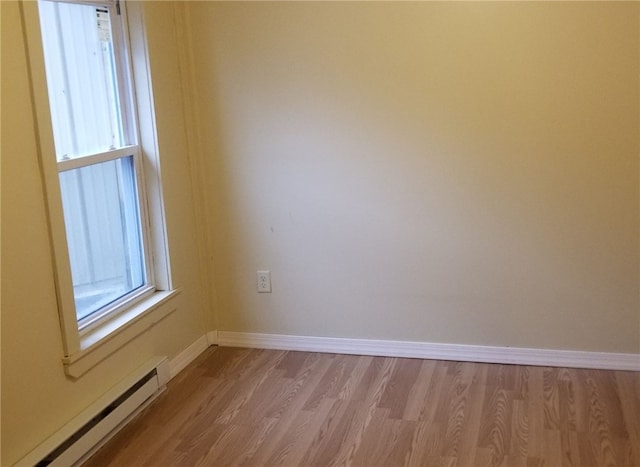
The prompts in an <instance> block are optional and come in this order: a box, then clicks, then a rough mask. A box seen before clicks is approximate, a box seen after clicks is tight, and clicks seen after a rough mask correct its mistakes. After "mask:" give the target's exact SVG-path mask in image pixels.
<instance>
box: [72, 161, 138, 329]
mask: <svg viewBox="0 0 640 467" xmlns="http://www.w3.org/2000/svg"><path fill="white" fill-rule="evenodd" d="M133 164H134V163H133V157H132V156H131V157H124V158H121V159H117V160H113V161H108V162H103V163H100V164H95V165H90V166H86V167H82V168H79V169H73V170H69V171H66V172H61V173H60V188H61V191H62V204H63V209H64V220H65V225H66V230H67V241H68V243H69V257H70V261H71V275H72V278H73V289H74V296H75V302H76V313H77V316H78V320H81V319H83V318H85V317H87V316H90V315H91V314H92V313H94V312H96V311H97V310H99V309H100V308H102V307H104V306H106V305H108V304H109V303H111V302H113V301H114V300H117V299H119V298H120V297H122V296H123V295H125V294H127V293H129V292H131V291H133V290H135V289H137V288H139V287H141V286H142V285H144V283H145V277H144V259H143V253H142V242H141V238H140V216H139V212H138V202H137V196H136V180H135V176H134V165H133Z"/></svg>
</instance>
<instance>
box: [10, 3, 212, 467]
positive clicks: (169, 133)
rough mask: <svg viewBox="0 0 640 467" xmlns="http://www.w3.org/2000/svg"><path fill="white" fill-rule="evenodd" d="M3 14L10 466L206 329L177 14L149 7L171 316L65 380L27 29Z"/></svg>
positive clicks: (15, 12)
mask: <svg viewBox="0 0 640 467" xmlns="http://www.w3.org/2000/svg"><path fill="white" fill-rule="evenodd" d="M1 8H2V349H1V350H2V459H1V461H0V464H2V465H11V464H12V463H14V462H15V461H17V460H18V459H19V458H21V457H22V456H23V455H25V454H26V453H27V452H28V451H30V450H31V449H33V448H34V447H35V446H36V445H37V444H39V443H40V442H42V441H43V440H44V439H45V438H47V437H48V436H49V435H51V434H52V433H53V432H55V431H56V430H58V429H59V428H60V427H61V426H62V425H64V424H65V423H66V422H67V421H69V420H70V419H71V418H73V417H74V416H75V415H76V414H77V413H78V412H80V411H81V410H82V409H84V408H86V407H87V406H88V405H89V404H91V403H92V402H93V401H95V400H96V399H97V398H98V397H99V396H100V395H102V394H103V393H104V392H106V391H107V390H108V389H110V388H111V387H112V386H113V385H115V384H116V383H117V382H119V381H120V380H121V379H122V378H123V377H124V376H125V375H127V374H128V373H129V372H131V371H132V370H133V369H135V368H136V367H137V366H139V365H140V364H142V363H144V362H145V361H146V360H147V359H148V358H149V357H151V356H153V355H167V356H169V357H174V356H176V355H177V354H178V353H179V352H180V351H182V350H184V349H185V348H186V347H187V346H188V345H190V344H191V343H193V342H194V341H195V340H196V339H197V338H198V337H200V336H201V335H203V334H204V333H205V332H206V331H207V330H208V326H207V325H206V324H205V318H207V317H206V316H205V306H206V305H205V303H206V299H205V295H204V294H203V293H202V290H201V284H200V275H199V272H198V261H199V258H200V257H201V255H200V254H199V252H198V251H197V250H196V245H197V241H196V239H197V236H198V231H197V230H196V225H195V215H194V203H193V200H192V186H191V184H190V172H189V166H188V165H187V157H186V147H187V144H186V139H185V138H186V136H185V134H186V133H185V124H184V118H183V114H182V104H181V101H182V97H181V84H180V77H179V74H178V67H177V65H176V63H177V58H176V54H177V48H176V43H177V38H176V32H175V29H174V15H173V6H172V5H171V4H169V3H164V2H161V3H159V4H157V5H152V4H148V5H146V13H147V28H148V37H149V53H150V58H151V67H152V73H153V74H154V89H155V98H156V101H155V104H156V111H157V126H158V140H159V147H160V153H161V164H162V176H163V179H164V182H165V185H164V186H165V192H164V195H165V208H166V218H167V228H168V233H169V247H170V255H171V265H172V271H173V277H174V283H175V285H176V286H177V287H182V289H183V292H182V294H181V295H180V296H179V297H178V299H177V302H176V304H177V310H176V311H175V312H174V313H173V314H171V315H169V316H168V317H167V318H166V319H165V320H163V321H161V322H160V323H158V324H157V325H156V326H155V327H154V328H152V329H151V330H150V331H149V332H147V333H146V334H144V335H142V336H141V337H140V338H138V339H136V340H135V341H134V342H131V343H130V344H128V345H127V346H125V347H124V348H122V349H121V350H120V351H118V352H117V353H116V354H114V355H112V356H111V357H110V358H108V359H107V360H106V361H104V362H103V363H101V364H100V365H98V366H97V367H96V368H95V369H93V370H91V371H90V372H89V373H88V374H86V375H85V376H83V377H82V378H80V379H79V380H77V381H75V382H73V381H71V380H69V379H67V378H65V376H64V372H63V368H62V360H61V357H62V341H61V335H60V330H59V325H58V321H57V320H58V318H57V309H56V297H55V289H54V283H53V277H52V274H53V270H52V260H51V248H50V244H49V239H48V234H47V221H46V217H45V215H46V214H45V202H44V198H43V191H42V183H41V178H40V171H39V169H38V154H37V148H36V132H35V129H34V118H33V115H32V104H33V103H32V102H31V98H30V94H29V88H28V83H29V79H28V75H27V68H26V66H27V62H26V57H25V46H24V41H23V31H22V29H21V21H20V16H19V9H18V6H17V3H15V2H10V1H3V2H1Z"/></svg>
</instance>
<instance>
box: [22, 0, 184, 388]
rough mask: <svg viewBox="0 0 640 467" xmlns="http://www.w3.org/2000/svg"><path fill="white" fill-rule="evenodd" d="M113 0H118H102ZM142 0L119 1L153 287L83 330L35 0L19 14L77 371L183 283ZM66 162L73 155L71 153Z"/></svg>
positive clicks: (166, 309)
mask: <svg viewBox="0 0 640 467" xmlns="http://www.w3.org/2000/svg"><path fill="white" fill-rule="evenodd" d="M102 3H104V4H110V5H115V0H102ZM141 3H142V2H131V3H130V4H127V5H124V4H123V2H121V12H122V14H123V15H126V18H127V26H128V34H129V41H130V47H131V50H130V60H131V68H132V75H133V76H132V78H133V83H132V84H133V88H134V89H135V92H134V99H135V104H136V110H137V117H138V123H139V128H138V135H139V147H140V150H141V151H142V156H143V157H142V160H143V164H142V170H143V179H144V186H141V187H140V189H141V190H145V192H146V195H147V205H146V206H145V205H143V206H142V207H141V209H146V210H147V214H148V216H147V218H148V219H149V223H150V225H149V226H148V227H149V228H148V231H149V237H150V238H149V239H148V241H149V248H148V251H149V252H150V253H151V254H152V261H150V263H151V268H152V271H151V272H152V273H153V275H154V277H155V287H156V290H155V291H154V292H153V293H152V294H151V295H150V296H148V297H146V298H143V299H141V300H139V301H136V302H135V303H133V304H132V305H131V306H130V307H128V308H126V309H125V310H123V311H122V312H120V313H117V314H114V316H113V317H110V319H108V320H105V321H104V322H101V323H99V324H97V325H92V326H90V327H88V328H87V329H85V330H83V331H82V332H81V331H80V330H79V329H78V322H77V318H76V315H75V305H74V296H73V286H72V279H71V267H70V262H69V251H68V246H67V240H66V231H65V225H64V216H63V211H62V198H61V192H60V185H59V180H58V172H59V167H58V162H57V161H56V157H55V145H54V140H53V130H52V125H51V114H50V109H49V99H48V94H47V82H46V77H45V66H44V54H43V47H42V42H41V34H40V23H39V16H38V4H37V2H35V1H29V0H21V3H20V5H21V8H22V12H23V20H24V22H25V31H26V36H27V47H28V54H29V65H30V76H31V86H32V87H31V89H32V97H33V102H34V111H35V115H36V121H35V126H36V134H37V138H38V152H39V162H40V171H41V174H42V178H43V189H44V195H45V200H46V207H47V216H48V222H49V233H50V239H51V247H52V251H53V258H52V262H53V273H54V280H55V285H56V294H57V302H58V303H57V305H58V314H59V318H60V328H61V332H62V343H63V358H62V361H63V363H64V368H65V372H66V373H67V375H69V376H71V377H76V378H77V377H79V376H81V375H82V374H84V373H86V372H87V371H89V370H90V369H91V368H93V367H94V366H95V365H96V364H97V363H99V362H100V361H102V360H104V359H105V358H106V357H107V356H109V355H111V354H112V353H113V352H115V351H116V350H117V349H118V348H120V347H122V346H123V345H125V344H126V343H127V342H129V341H130V340H131V339H133V338H135V337H136V336H137V335H139V334H141V333H143V332H145V331H146V330H147V329H149V328H150V327H152V326H153V325H155V324H156V323H157V322H158V321H160V320H161V319H163V318H164V317H166V316H167V315H168V314H170V313H171V312H172V311H174V310H175V297H176V296H177V295H178V294H179V293H180V289H175V288H174V287H173V285H172V278H171V274H170V262H169V259H170V258H169V250H168V244H167V234H166V227H165V226H166V223H165V213H164V203H163V193H162V183H161V182H162V175H161V170H160V163H159V150H158V143H157V134H156V124H155V113H154V107H153V93H152V88H151V75H150V65H149V60H148V54H147V45H146V33H145V24H144V15H143V11H142V9H143V5H142V4H141ZM69 163H72V162H71V161H69Z"/></svg>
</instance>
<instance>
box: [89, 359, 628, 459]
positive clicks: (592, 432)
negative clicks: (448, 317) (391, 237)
mask: <svg viewBox="0 0 640 467" xmlns="http://www.w3.org/2000/svg"><path fill="white" fill-rule="evenodd" d="M86 465H87V466H142V465H146V466H196V465H202V466H209V465H212V466H213V465H215V466H255V467H257V466H299V465H304V466H306V465H313V466H385V467H394V466H405V465H406V466H462V467H466V466H513V467H520V466H522V467H525V466H526V467H532V466H543V465H545V466H580V467H589V466H594V467H601V466H622V467H624V466H629V467H637V466H640V374H639V373H634V372H622V371H616V372H614V371H597V370H579V369H569V368H550V367H532V366H518V365H490V364H480V363H468V362H446V361H435V360H432V361H428V360H417V359H416V360H413V359H403V358H383V357H367V356H351V355H329V354H321V353H309V352H285V351H276V350H251V349H231V348H215V347H214V348H211V349H208V350H207V351H206V352H205V353H204V354H203V355H201V356H200V357H199V358H198V359H196V361H195V362H194V363H193V364H192V365H190V366H189V367H188V368H186V369H185V370H184V371H183V372H181V373H180V374H179V375H178V376H177V377H176V378H174V379H173V380H172V381H171V382H170V383H169V385H168V389H167V391H165V393H163V394H162V395H161V396H160V397H159V398H158V399H157V400H156V401H155V402H154V403H153V404H152V405H151V406H150V407H148V408H147V409H145V411H144V412H143V413H142V414H141V415H139V416H138V417H137V418H136V419H134V420H133V421H132V422H131V423H130V424H129V425H128V426H127V427H125V428H124V429H123V430H122V431H121V432H120V433H118V435H116V436H115V437H114V438H113V439H112V440H111V441H110V442H109V443H107V444H106V445H105V446H104V447H103V448H102V449H101V450H100V451H98V452H97V453H96V454H95V455H94V456H93V457H92V458H91V459H89V461H88V462H87V463H86Z"/></svg>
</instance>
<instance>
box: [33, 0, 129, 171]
mask: <svg viewBox="0 0 640 467" xmlns="http://www.w3.org/2000/svg"><path fill="white" fill-rule="evenodd" d="M39 11H40V22H41V28H42V36H43V43H44V55H45V65H46V72H47V84H48V89H49V100H50V107H51V114H52V124H53V136H54V140H55V146H56V156H57V159H58V160H59V161H60V160H65V159H68V158H74V157H78V156H83V155H87V154H91V153H97V152H104V151H107V150H109V149H112V148H118V147H122V146H124V145H125V144H127V142H126V141H125V135H124V125H123V112H122V107H121V103H120V98H119V92H118V78H117V77H118V75H117V72H116V60H115V57H114V52H113V51H114V43H113V42H114V41H113V39H114V38H113V31H112V27H111V21H110V17H109V8H108V7H107V6H93V5H83V4H70V3H61V2H50V1H40V3H39Z"/></svg>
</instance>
